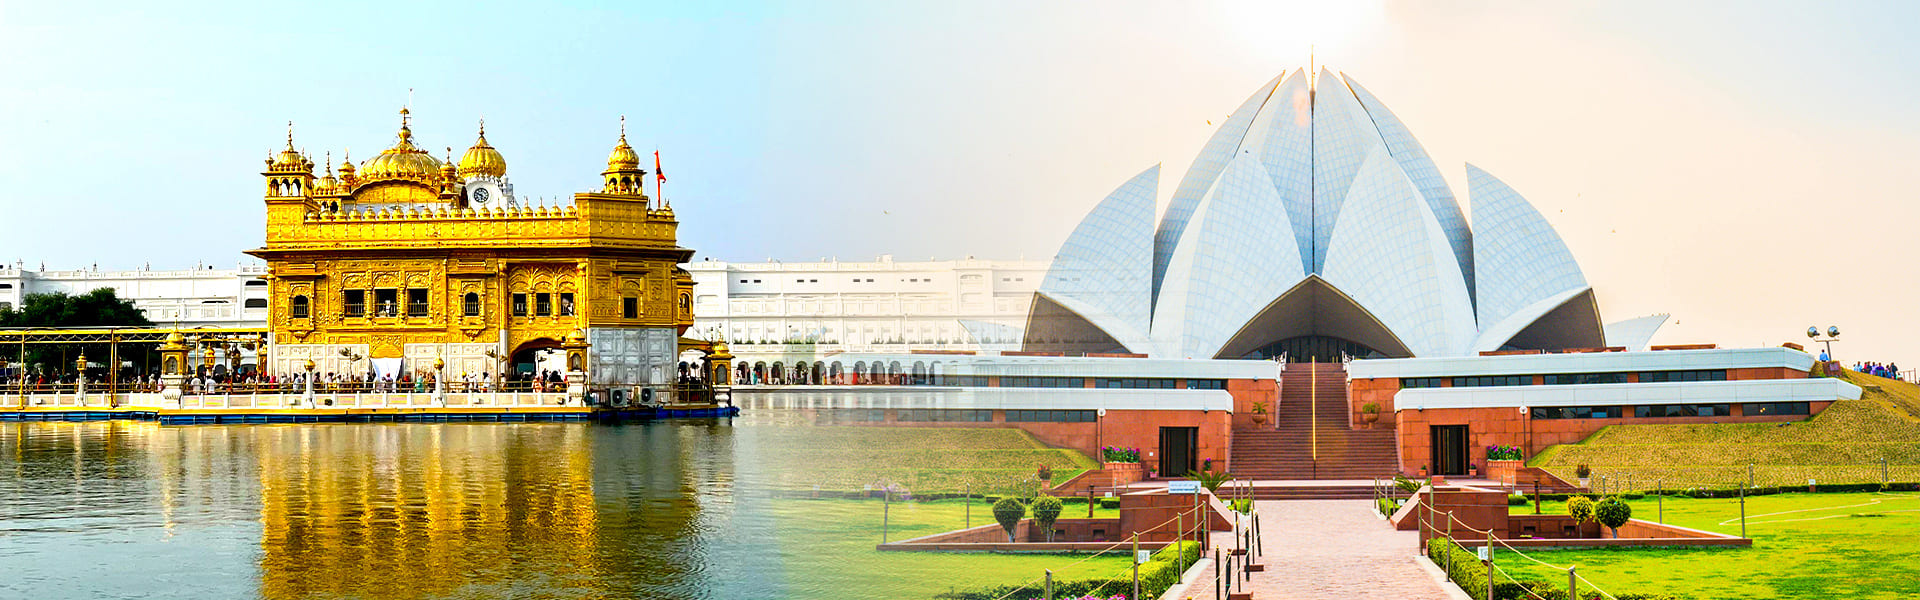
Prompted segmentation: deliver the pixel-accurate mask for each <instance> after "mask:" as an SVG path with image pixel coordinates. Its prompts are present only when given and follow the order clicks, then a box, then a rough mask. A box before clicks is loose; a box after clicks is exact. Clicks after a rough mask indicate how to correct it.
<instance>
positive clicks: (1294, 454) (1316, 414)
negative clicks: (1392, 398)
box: [1228, 363, 1399, 499]
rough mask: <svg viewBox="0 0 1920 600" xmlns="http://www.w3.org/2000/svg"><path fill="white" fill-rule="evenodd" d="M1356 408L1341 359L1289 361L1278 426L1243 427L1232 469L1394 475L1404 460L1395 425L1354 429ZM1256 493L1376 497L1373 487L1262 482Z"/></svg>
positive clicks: (1274, 474)
mask: <svg viewBox="0 0 1920 600" xmlns="http://www.w3.org/2000/svg"><path fill="white" fill-rule="evenodd" d="M1316 398H1317V399H1318V404H1319V406H1318V410H1317V411H1316V410H1315V407H1314V401H1315V399H1316ZM1348 410H1349V409H1348V408H1347V374H1346V371H1345V370H1344V369H1343V368H1342V367H1341V365H1340V364H1339V363H1295V364H1289V365H1287V370H1286V371H1285V372H1284V373H1283V374H1282V375H1281V378H1280V406H1279V409H1278V410H1276V411H1274V414H1273V417H1274V423H1272V424H1270V425H1268V426H1261V427H1252V428H1235V429H1234V431H1233V453H1232V454H1231V456H1230V457H1229V462H1228V467H1229V469H1230V470H1232V471H1233V474H1234V475H1238V476H1239V477H1241V478H1243V479H1255V480H1275V479H1282V480H1310V479H1321V480H1327V479H1344V480H1371V479H1373V478H1375V477H1388V476H1391V475H1392V474H1393V473H1394V472H1395V471H1396V470H1397V469H1396V466H1397V464H1398V462H1399V461H1398V460H1397V458H1396V452H1397V449H1396V448H1395V446H1394V433H1393V430H1391V429H1359V430H1356V429H1352V428H1351V427H1349V426H1348V419H1349V415H1348ZM1316 440H1317V441H1318V444H1317V445H1318V452H1317V460H1316V452H1315V445H1316V444H1315V441H1316ZM1356 487H1357V491H1356ZM1254 491H1255V496H1256V497H1260V498H1263V499H1266V498H1267V497H1268V496H1275V497H1276V498H1278V497H1302V498H1306V497H1312V498H1322V497H1348V498H1350V497H1359V498H1370V497H1372V495H1371V494H1372V492H1371V489H1370V488H1368V487H1366V486H1354V485H1351V484H1349V485H1332V484H1329V485H1323V486H1280V487H1267V486H1255V488H1254Z"/></svg>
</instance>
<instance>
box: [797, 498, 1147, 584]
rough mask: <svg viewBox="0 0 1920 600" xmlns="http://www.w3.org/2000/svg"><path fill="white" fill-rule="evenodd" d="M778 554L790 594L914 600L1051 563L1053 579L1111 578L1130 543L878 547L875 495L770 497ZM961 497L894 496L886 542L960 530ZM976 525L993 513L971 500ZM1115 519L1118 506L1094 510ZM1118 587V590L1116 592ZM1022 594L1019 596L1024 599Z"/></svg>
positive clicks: (1026, 573)
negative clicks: (1088, 547) (962, 550)
mask: <svg viewBox="0 0 1920 600" xmlns="http://www.w3.org/2000/svg"><path fill="white" fill-rule="evenodd" d="M772 502H773V503H774V507H773V510H774V511H775V513H776V516H777V517H778V518H779V523H780V525H779V527H778V536H779V540H780V544H779V548H780V556H779V557H778V560H780V561H782V563H783V565H784V569H783V571H784V572H785V574H786V575H785V576H786V581H785V584H786V588H785V589H786V591H787V594H788V597H791V598H796V599H806V598H818V599H822V600H827V599H833V600H839V599H844V598H879V599H885V600H918V599H925V598H930V597H932V596H933V595H934V594H938V593H941V592H946V591H949V590H951V589H962V590H965V589H974V588H984V587H990V586H996V585H1017V584H1020V583H1022V582H1026V581H1028V580H1031V579H1034V578H1038V577H1041V576H1042V575H1043V573H1044V572H1045V570H1046V569H1053V571H1054V577H1055V578H1056V579H1057V580H1062V581H1064V580H1069V579H1087V578H1094V577H1111V576H1114V575H1117V574H1119V573H1123V572H1125V571H1127V569H1128V565H1129V564H1130V563H1129V562H1128V560H1127V558H1126V554H1127V552H1126V551H1127V550H1128V549H1127V548H1126V547H1121V548H1119V552H1115V553H1111V554H1108V555H1104V556H1099V557H1092V558H1090V557H1089V555H1084V554H1083V555H1067V554H1031V555H1029V554H949V553H933V552H880V551H877V550H874V546H875V545H876V544H879V543H880V522H881V510H882V505H881V502H880V501H879V500H800V499H783V500H774V501H772ZM966 510H967V507H966V504H965V503H963V502H961V501H959V500H941V501H937V502H904V503H903V502H896V503H893V505H892V508H891V515H890V516H889V517H888V520H889V522H890V523H891V526H890V528H889V532H890V533H889V535H888V536H887V537H888V539H890V540H895V541H898V540H904V539H908V538H913V537H919V536H923V535H930V534H934V533H940V532H943V531H948V530H952V529H959V528H960V527H962V526H963V525H965V523H966ZM972 511H973V520H972V522H973V525H975V526H978V525H986V524H992V523H993V511H992V509H991V507H989V506H987V505H986V504H984V503H982V502H979V501H975V502H974V503H973V506H972ZM1094 514H1095V516H1097V517H1102V518H1115V517H1118V516H1119V511H1118V510H1111V509H1097V508H1096V509H1095V511H1094ZM1086 515H1087V513H1086V505H1084V504H1068V505H1067V507H1066V511H1065V512H1064V513H1062V514H1061V515H1060V517H1061V518H1063V519H1064V518H1081V517H1085V516H1086ZM1116 591H1117V590H1116ZM1023 600H1024V599H1023Z"/></svg>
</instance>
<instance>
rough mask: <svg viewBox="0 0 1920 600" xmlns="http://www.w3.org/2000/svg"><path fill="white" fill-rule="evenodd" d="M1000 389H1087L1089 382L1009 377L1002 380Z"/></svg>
mask: <svg viewBox="0 0 1920 600" xmlns="http://www.w3.org/2000/svg"><path fill="white" fill-rule="evenodd" d="M1000 387H1023V388H1077V387H1087V380H1086V378H1084V377H1033V376H1025V375H1022V376H1009V377H1001V378H1000Z"/></svg>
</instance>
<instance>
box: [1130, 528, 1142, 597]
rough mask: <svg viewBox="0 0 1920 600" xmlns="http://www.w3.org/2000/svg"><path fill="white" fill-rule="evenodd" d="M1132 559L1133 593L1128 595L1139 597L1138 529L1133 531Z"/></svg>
mask: <svg viewBox="0 0 1920 600" xmlns="http://www.w3.org/2000/svg"><path fill="white" fill-rule="evenodd" d="M1132 560H1133V595H1132V596H1127V597H1128V598H1139V597H1140V532H1138V531H1136V532H1133V558H1132Z"/></svg>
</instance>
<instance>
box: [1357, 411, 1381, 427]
mask: <svg viewBox="0 0 1920 600" xmlns="http://www.w3.org/2000/svg"><path fill="white" fill-rule="evenodd" d="M1360 420H1361V421H1364V422H1366V424H1367V429H1373V424H1374V423H1375V422H1377V421H1379V420H1380V413H1377V412H1368V413H1360Z"/></svg>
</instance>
